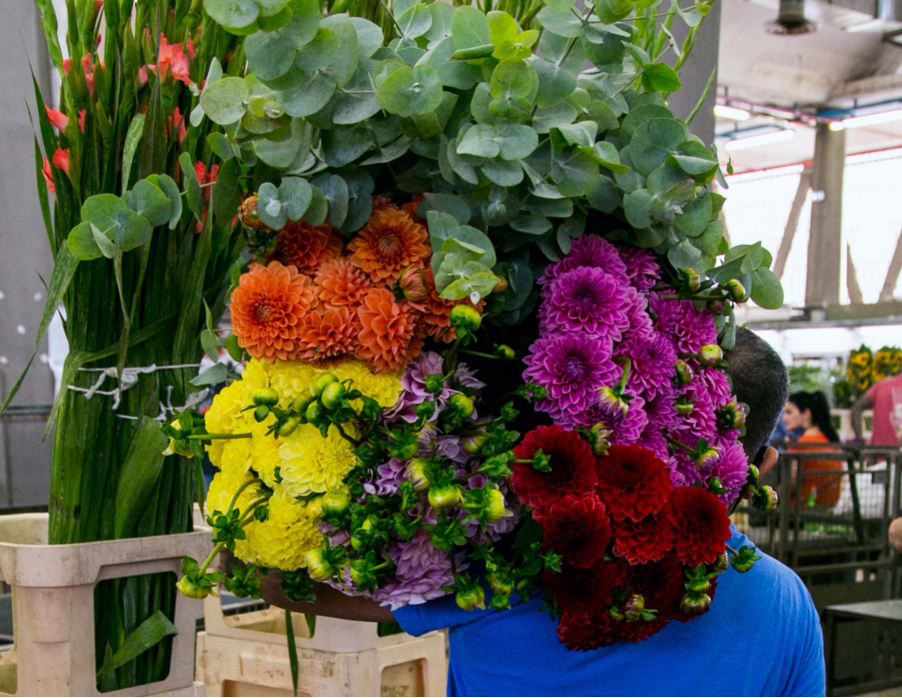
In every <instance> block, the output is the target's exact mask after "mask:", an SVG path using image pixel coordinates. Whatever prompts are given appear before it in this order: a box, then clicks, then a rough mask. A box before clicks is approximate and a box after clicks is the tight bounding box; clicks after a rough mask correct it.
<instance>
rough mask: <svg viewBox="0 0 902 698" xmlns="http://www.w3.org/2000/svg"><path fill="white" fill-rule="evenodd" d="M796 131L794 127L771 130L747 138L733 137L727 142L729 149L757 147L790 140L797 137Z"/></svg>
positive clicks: (726, 146)
mask: <svg viewBox="0 0 902 698" xmlns="http://www.w3.org/2000/svg"><path fill="white" fill-rule="evenodd" d="M795 136H796V132H795V131H793V130H792V129H788V128H784V129H780V130H779V131H770V132H768V133H761V134H759V135H757V136H746V137H745V138H731V139H730V140H728V141H727V142H726V145H725V148H726V149H727V151H729V152H732V151H734V150H745V149H746V148H757V147H758V146H762V145H770V144H771V143H780V142H782V141H790V140H792V139H793V138H795Z"/></svg>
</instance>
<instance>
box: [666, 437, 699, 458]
mask: <svg viewBox="0 0 902 698" xmlns="http://www.w3.org/2000/svg"><path fill="white" fill-rule="evenodd" d="M664 438H666V439H667V443H669V444H670V445H671V446H677V447H678V448H682V449H683V450H684V451H686V452H687V453H691V454H695V449H694V448H690V447H689V446H687V445H686V444H684V443H683V442H682V441H677V440H676V439H671V438H670V437H669V436H666V437H664Z"/></svg>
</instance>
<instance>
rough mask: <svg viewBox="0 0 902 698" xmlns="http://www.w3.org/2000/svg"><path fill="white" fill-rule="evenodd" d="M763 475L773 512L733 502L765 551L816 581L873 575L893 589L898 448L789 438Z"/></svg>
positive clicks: (740, 524) (901, 465)
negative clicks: (772, 493)
mask: <svg viewBox="0 0 902 698" xmlns="http://www.w3.org/2000/svg"><path fill="white" fill-rule="evenodd" d="M791 448H792V450H784V451H782V452H781V453H780V457H779V460H778V462H777V465H776V467H775V468H774V470H773V471H772V472H771V473H769V474H768V475H766V476H765V477H764V478H763V479H762V482H763V483H766V484H770V485H771V486H773V487H774V489H776V490H777V492H778V494H779V496H780V502H779V504H778V506H777V509H776V510H775V511H772V512H767V513H761V512H757V511H754V510H751V509H748V508H746V507H740V508H738V509H737V512H736V515H734V521H735V523H736V525H737V528H739V530H741V531H742V532H744V533H746V534H747V535H748V536H749V538H751V539H752V541H753V542H754V543H755V544H756V545H757V546H758V547H759V548H760V549H762V550H763V551H765V552H767V553H768V554H770V555H772V556H773V557H775V558H777V559H778V560H781V561H782V562H783V563H785V564H786V565H788V566H789V567H791V568H792V569H793V570H795V571H796V573H797V574H799V576H800V577H802V579H803V580H804V581H805V582H806V584H808V586H809V588H812V587H813V586H817V585H818V584H838V583H852V582H862V581H868V582H877V581H878V580H879V581H880V582H881V583H882V584H881V586H882V587H883V589H882V591H881V593H880V596H881V597H882V598H891V597H893V596H895V591H896V584H897V580H896V577H897V575H896V568H897V555H896V553H895V551H894V550H893V549H892V548H891V546H890V544H889V539H888V531H889V524H890V522H891V521H892V519H893V517H894V516H895V515H898V513H899V512H900V508H902V497H900V485H902V477H900V473H902V451H900V450H899V449H898V448H894V447H885V446H851V445H846V444H816V445H813V446H810V447H806V446H804V445H801V444H792V446H791Z"/></svg>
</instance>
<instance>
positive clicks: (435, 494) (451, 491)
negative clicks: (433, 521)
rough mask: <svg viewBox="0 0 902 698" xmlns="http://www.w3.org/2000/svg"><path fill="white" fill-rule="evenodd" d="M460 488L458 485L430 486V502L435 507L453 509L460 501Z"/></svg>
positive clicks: (437, 508)
mask: <svg viewBox="0 0 902 698" xmlns="http://www.w3.org/2000/svg"><path fill="white" fill-rule="evenodd" d="M460 499H461V494H460V488H459V487H458V486H457V485H445V486H444V487H430V488H429V504H430V505H431V506H432V508H433V509H436V510H439V509H453V508H454V507H456V506H457V505H458V504H459V503H460Z"/></svg>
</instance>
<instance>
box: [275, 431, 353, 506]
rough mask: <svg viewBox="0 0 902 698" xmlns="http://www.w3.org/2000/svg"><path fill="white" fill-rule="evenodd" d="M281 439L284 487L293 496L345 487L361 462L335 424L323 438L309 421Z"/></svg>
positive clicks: (280, 456)
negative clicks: (346, 478)
mask: <svg viewBox="0 0 902 698" xmlns="http://www.w3.org/2000/svg"><path fill="white" fill-rule="evenodd" d="M280 442H281V443H280V445H279V458H280V461H281V471H280V474H281V476H282V488H283V489H284V490H285V491H286V492H288V493H289V494H291V495H292V496H293V497H306V496H307V495H310V494H315V493H320V492H326V491H328V490H337V489H341V488H344V487H345V485H344V483H343V480H344V477H345V475H347V474H348V473H349V472H350V471H351V468H353V467H354V466H355V465H356V464H357V456H355V455H354V451H353V448H354V447H353V446H352V445H351V443H350V442H349V441H347V440H346V439H345V438H343V437H342V436H341V435H340V434H339V433H338V429H337V428H336V427H334V426H332V427H330V428H329V436H328V437H327V438H323V436H322V434H320V433H319V430H318V429H316V427H313V426H312V425H310V424H305V425H303V426H302V427H300V428H298V430H297V431H296V432H295V433H293V434H292V435H291V436H289V437H286V438H283V439H280Z"/></svg>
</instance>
